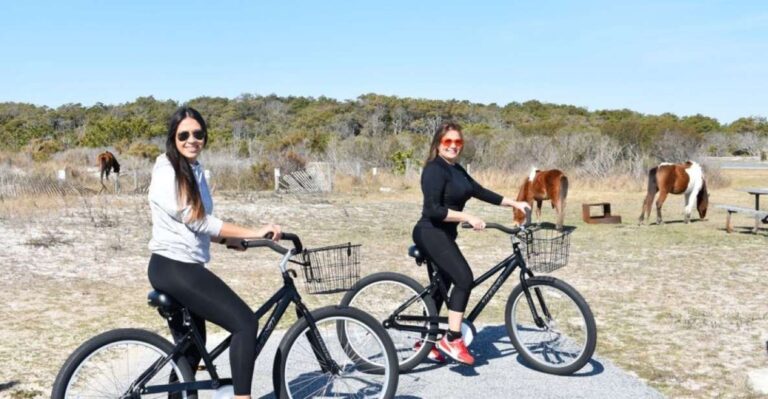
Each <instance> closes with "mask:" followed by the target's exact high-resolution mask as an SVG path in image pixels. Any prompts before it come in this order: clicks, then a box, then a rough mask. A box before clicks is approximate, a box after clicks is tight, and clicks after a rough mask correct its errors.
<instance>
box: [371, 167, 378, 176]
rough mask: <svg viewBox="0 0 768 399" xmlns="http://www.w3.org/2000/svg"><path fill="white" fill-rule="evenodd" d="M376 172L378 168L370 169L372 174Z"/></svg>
mask: <svg viewBox="0 0 768 399" xmlns="http://www.w3.org/2000/svg"><path fill="white" fill-rule="evenodd" d="M378 172H379V170H378V168H373V169H371V173H373V175H374V176H376V174H378Z"/></svg>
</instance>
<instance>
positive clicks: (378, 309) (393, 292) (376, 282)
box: [340, 272, 437, 373]
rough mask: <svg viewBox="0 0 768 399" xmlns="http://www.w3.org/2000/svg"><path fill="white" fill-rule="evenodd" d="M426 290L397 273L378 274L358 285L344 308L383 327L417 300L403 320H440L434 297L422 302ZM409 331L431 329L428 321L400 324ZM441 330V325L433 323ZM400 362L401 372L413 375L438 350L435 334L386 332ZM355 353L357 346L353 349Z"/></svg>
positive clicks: (347, 298)
mask: <svg viewBox="0 0 768 399" xmlns="http://www.w3.org/2000/svg"><path fill="white" fill-rule="evenodd" d="M422 291H424V287H423V286H422V285H421V284H419V283H418V282H417V281H416V280H414V279H412V278H410V277H408V276H404V275H402V274H397V273H387V272H385V273H376V274H372V275H370V276H368V277H365V278H363V279H361V280H360V281H358V282H357V284H355V285H354V286H353V287H352V288H351V289H350V290H349V291H348V292H347V293H346V295H344V298H343V299H342V300H341V303H340V305H341V306H352V307H355V308H358V309H360V310H362V311H364V312H365V313H368V314H370V315H371V316H373V317H374V318H375V319H376V320H377V321H378V322H379V323H383V322H384V321H385V320H387V319H388V318H389V317H390V316H391V315H392V314H393V313H394V312H395V310H397V309H398V308H399V307H400V306H402V305H403V304H405V303H406V302H407V301H408V300H410V299H412V298H416V299H415V301H414V302H413V303H412V304H410V306H407V307H405V308H404V309H402V310H401V311H400V312H399V313H398V315H400V316H416V317H436V316H437V310H436V307H435V302H434V301H433V300H432V297H430V296H429V295H426V296H424V297H421V298H419V297H418V296H419V294H420V293H421V292H422ZM398 323H399V324H402V325H406V326H408V327H415V328H420V329H424V330H425V331H426V330H427V329H428V328H429V327H430V323H428V322H426V321H402V320H400V321H398ZM432 324H433V327H435V328H437V323H432ZM385 329H386V331H387V333H388V334H389V336H390V338H392V343H393V344H394V346H395V352H396V354H397V358H398V364H399V368H400V372H401V373H404V372H407V371H410V370H411V369H413V368H414V367H416V366H417V365H418V364H419V363H421V362H422V361H423V360H424V358H425V357H427V355H428V354H429V351H430V349H432V347H433V346H434V342H435V334H427V333H426V332H414V331H405V330H401V329H398V328H397V327H393V326H389V327H386V328H385ZM350 349H353V350H354V346H352V347H350Z"/></svg>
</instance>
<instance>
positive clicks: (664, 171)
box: [640, 161, 709, 224]
mask: <svg viewBox="0 0 768 399" xmlns="http://www.w3.org/2000/svg"><path fill="white" fill-rule="evenodd" d="M657 192H658V193H659V198H658V199H657V200H656V224H661V207H662V205H664V200H666V199H667V194H685V213H684V215H685V223H688V222H690V221H691V212H692V211H693V204H694V199H695V201H696V209H697V210H698V211H699V217H700V218H701V219H702V220H703V219H704V218H705V217H706V216H707V207H708V205H709V193H708V192H707V182H706V180H704V172H702V170H701V165H699V164H698V163H696V162H693V161H687V162H684V163H678V164H671V163H661V164H659V166H657V167H655V168H651V170H649V171H648V192H647V193H646V196H645V201H643V211H642V213H641V214H640V224H642V223H643V221H644V220H645V218H648V219H650V218H651V204H652V203H653V197H655V196H656V193H657Z"/></svg>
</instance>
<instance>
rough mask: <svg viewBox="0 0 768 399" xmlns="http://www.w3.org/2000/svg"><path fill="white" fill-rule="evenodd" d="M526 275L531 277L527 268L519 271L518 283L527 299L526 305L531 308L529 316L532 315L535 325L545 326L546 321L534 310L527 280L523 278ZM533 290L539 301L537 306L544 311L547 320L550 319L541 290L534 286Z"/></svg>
mask: <svg viewBox="0 0 768 399" xmlns="http://www.w3.org/2000/svg"><path fill="white" fill-rule="evenodd" d="M526 275H527V276H528V277H533V273H532V272H531V271H530V270H528V269H527V268H526V269H525V273H520V285H522V286H523V292H524V293H525V300H526V301H528V307H529V308H530V309H531V316H533V321H534V322H535V323H536V327H539V328H544V327H546V326H547V323H546V321H545V320H544V319H543V318H542V317H541V316H540V315H539V312H538V311H537V310H536V305H535V304H534V302H533V298H532V297H531V291H530V290H529V289H528V282H527V281H526V278H525V276H526ZM533 291H534V293H535V294H536V299H537V300H538V301H539V307H540V308H541V311H542V312H543V313H544V316H545V317H546V319H547V320H551V319H552V315H551V314H550V313H549V308H547V304H546V303H545V302H544V296H543V295H542V294H541V290H540V289H539V288H538V287H534V288H533Z"/></svg>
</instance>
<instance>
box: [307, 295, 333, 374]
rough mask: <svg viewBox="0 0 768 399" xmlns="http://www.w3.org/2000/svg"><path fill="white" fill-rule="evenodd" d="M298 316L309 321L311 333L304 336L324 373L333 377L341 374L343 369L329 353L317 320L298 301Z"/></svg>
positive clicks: (308, 332)
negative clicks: (316, 322)
mask: <svg viewBox="0 0 768 399" xmlns="http://www.w3.org/2000/svg"><path fill="white" fill-rule="evenodd" d="M296 316H297V317H298V318H302V317H303V318H304V319H305V320H306V321H307V325H308V326H309V331H307V332H306V333H305V334H304V335H305V336H306V337H307V340H308V341H309V345H310V346H311V347H312V352H313V353H314V355H315V358H316V359H317V362H318V363H319V364H320V369H321V370H322V371H323V373H331V374H333V375H338V374H340V373H341V367H339V365H338V364H337V363H336V361H335V360H333V358H332V357H331V354H330V353H329V352H328V347H327V346H326V345H325V341H323V337H321V336H320V330H319V329H318V328H317V324H315V319H314V318H313V317H312V315H311V314H310V313H309V310H308V309H307V308H306V307H305V306H304V304H303V303H302V302H299V301H296Z"/></svg>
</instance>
